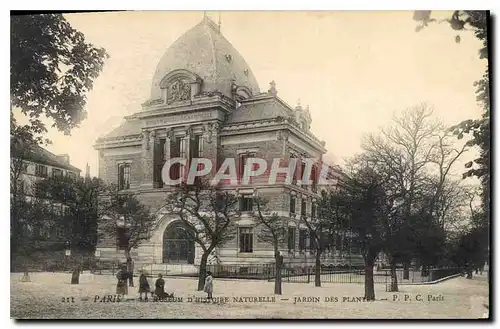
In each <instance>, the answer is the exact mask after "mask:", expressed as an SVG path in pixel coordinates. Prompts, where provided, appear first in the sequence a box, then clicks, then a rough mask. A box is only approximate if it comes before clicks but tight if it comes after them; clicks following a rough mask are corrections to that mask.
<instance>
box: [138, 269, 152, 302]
mask: <svg viewBox="0 0 500 329" xmlns="http://www.w3.org/2000/svg"><path fill="white" fill-rule="evenodd" d="M150 290H151V289H150V288H149V282H148V278H147V276H146V274H144V272H142V273H141V276H140V277H139V300H142V294H143V293H144V295H145V297H146V298H145V299H144V300H145V301H146V302H147V301H148V292H150Z"/></svg>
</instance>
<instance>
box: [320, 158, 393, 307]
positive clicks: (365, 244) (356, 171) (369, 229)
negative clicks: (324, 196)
mask: <svg viewBox="0 0 500 329" xmlns="http://www.w3.org/2000/svg"><path fill="white" fill-rule="evenodd" d="M347 169H348V170H347V171H348V172H347V173H346V172H344V175H343V177H342V179H341V180H340V181H339V187H338V189H337V190H334V191H331V192H330V193H335V196H334V198H335V199H337V201H336V203H337V204H338V205H339V207H337V209H338V210H337V211H341V212H342V213H344V214H345V216H348V218H349V222H350V230H351V231H352V232H353V233H354V234H355V235H356V236H357V243H358V244H359V247H360V250H361V255H362V256H363V260H364V264H365V271H364V273H365V299H366V300H367V301H372V300H375V289H374V282H373V267H374V265H375V260H376V258H377V256H378V254H379V253H380V251H382V249H383V247H384V243H385V241H384V238H385V234H386V232H387V227H386V225H387V221H388V218H389V217H390V209H391V207H392V204H391V203H392V200H391V198H390V196H388V194H387V193H386V191H385V190H384V188H385V183H386V182H385V181H384V177H382V176H381V175H379V174H378V173H377V172H375V171H374V170H373V167H371V166H369V165H368V163H367V162H366V161H363V160H361V159H359V158H355V159H353V160H352V161H351V162H350V163H348V168H347ZM330 209H333V208H330Z"/></svg>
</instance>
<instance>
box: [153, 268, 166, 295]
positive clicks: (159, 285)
mask: <svg viewBox="0 0 500 329" xmlns="http://www.w3.org/2000/svg"><path fill="white" fill-rule="evenodd" d="M162 277H163V275H161V273H160V274H158V279H156V282H155V295H156V297H157V298H158V299H163V298H165V280H163V278H162Z"/></svg>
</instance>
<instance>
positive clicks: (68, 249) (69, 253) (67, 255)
mask: <svg viewBox="0 0 500 329" xmlns="http://www.w3.org/2000/svg"><path fill="white" fill-rule="evenodd" d="M64 254H65V257H64V263H65V264H64V269H65V270H66V269H67V268H68V257H70V256H71V246H70V242H69V241H66V250H65V253H64Z"/></svg>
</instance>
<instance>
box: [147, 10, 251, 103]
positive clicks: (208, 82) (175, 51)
mask: <svg viewBox="0 0 500 329" xmlns="http://www.w3.org/2000/svg"><path fill="white" fill-rule="evenodd" d="M177 69H183V70H188V71H190V72H192V73H194V74H197V75H198V76H199V77H200V78H201V79H203V89H202V90H203V91H219V92H221V93H223V94H224V95H226V96H229V97H231V86H232V82H233V81H234V83H235V84H236V85H238V86H244V87H247V88H249V89H250V90H251V91H252V93H253V94H258V93H259V92H260V89H259V85H258V84H257V80H256V79H255V77H254V75H253V73H252V71H251V70H250V67H249V66H248V64H247V63H246V62H245V60H244V59H243V57H242V56H241V55H240V53H239V52H238V51H237V50H236V49H235V48H234V47H233V46H232V45H231V43H229V41H227V39H226V38H225V37H224V36H223V35H222V34H221V33H220V29H219V27H218V26H217V25H216V24H215V23H214V22H213V21H212V20H210V19H209V18H208V17H206V16H205V17H204V18H203V20H202V21H201V22H200V23H199V24H198V25H196V26H195V27H193V28H192V29H190V30H189V31H187V32H186V33H184V35H182V36H181V37H180V38H179V39H177V40H176V41H175V42H174V43H173V44H172V45H171V46H170V48H168V49H167V51H166V52H165V54H164V55H163V57H162V58H161V60H160V62H159V63H158V66H157V67H156V71H155V74H154V77H153V84H152V87H151V98H150V99H151V100H154V99H160V98H161V95H162V91H161V88H160V82H161V80H162V79H163V78H164V77H165V76H166V75H167V74H168V73H170V72H172V71H174V70H177Z"/></svg>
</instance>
